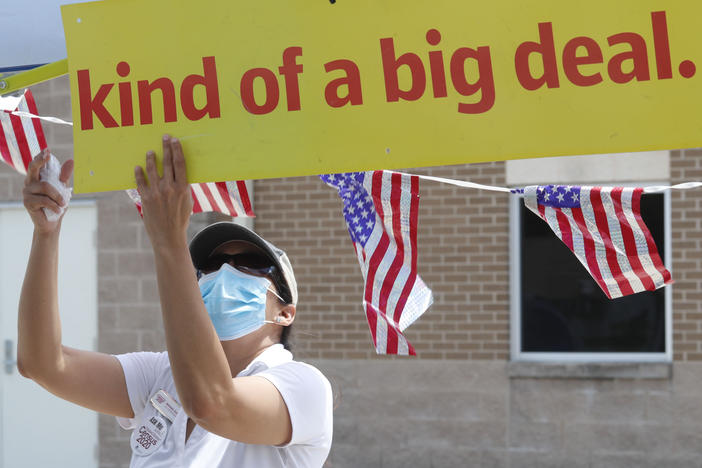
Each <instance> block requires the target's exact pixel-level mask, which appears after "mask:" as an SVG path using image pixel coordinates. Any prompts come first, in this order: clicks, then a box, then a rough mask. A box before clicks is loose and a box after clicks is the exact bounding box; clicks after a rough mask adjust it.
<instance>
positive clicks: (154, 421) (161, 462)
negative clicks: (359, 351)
mask: <svg viewBox="0 0 702 468" xmlns="http://www.w3.org/2000/svg"><path fill="white" fill-rule="evenodd" d="M116 357H117V359H119V362H120V363H121V364H122V368H123V369H124V376H125V379H126V381H127V391H128V393H129V401H130V402H131V404H132V409H133V410H134V415H135V416H134V418H132V419H125V418H117V421H118V422H119V424H120V426H122V427H123V428H124V429H133V431H132V437H131V439H130V445H131V447H132V460H131V464H130V467H131V468H142V467H144V468H147V467H148V468H161V467H163V468H224V467H237V468H273V467H290V468H298V467H300V468H302V467H305V468H307V467H321V466H322V465H323V464H324V461H325V460H326V458H327V456H328V455H329V450H330V448H331V441H332V391H331V386H330V385H329V381H328V380H327V379H326V377H324V375H323V374H322V373H321V372H320V371H319V370H317V369H316V368H314V367H312V366H310V365H308V364H305V363H302V362H297V361H293V360H292V354H291V353H290V352H289V351H288V350H286V349H285V348H284V347H283V345H281V344H276V345H273V346H271V347H269V348H267V349H266V350H265V351H264V352H263V353H261V354H260V355H259V356H258V357H257V358H256V359H255V360H254V361H253V362H251V364H249V365H248V366H247V367H246V369H244V370H243V371H241V372H240V373H239V374H238V375H237V377H243V376H249V375H256V376H258V377H264V378H266V379H268V380H269V381H270V382H271V383H272V384H273V385H275V386H276V388H277V389H278V391H279V392H280V394H281V395H282V397H283V399H284V400H285V404H286V405H287V407H288V412H289V413H290V420H291V422H292V439H291V440H290V442H289V443H288V444H286V445H284V446H272V445H254V444H244V443H241V442H237V441H234V440H230V439H226V438H224V437H220V436H218V435H216V434H212V433H211V432H207V431H206V430H205V429H203V428H202V427H200V426H197V425H196V426H195V427H194V429H193V431H192V433H191V434H190V437H188V440H187V441H186V440H185V429H186V423H187V421H188V416H187V415H186V414H185V411H183V409H182V408H180V409H179V410H178V412H177V414H176V415H175V416H174V417H173V421H172V422H170V421H168V419H167V418H166V417H164V414H162V413H160V412H159V411H158V410H157V409H156V407H155V406H154V404H153V403H152V402H151V398H152V397H154V395H156V394H157V393H158V392H159V390H164V391H165V392H166V393H167V394H168V395H170V396H171V397H173V399H174V400H176V402H179V401H180V400H179V398H178V392H177V391H176V388H175V383H174V382H173V376H172V374H171V366H170V362H169V360H168V354H167V353H166V352H163V353H149V352H139V353H129V354H121V355H118V356H116ZM147 429H148V430H147ZM145 439H146V440H145ZM145 447H146V448H145Z"/></svg>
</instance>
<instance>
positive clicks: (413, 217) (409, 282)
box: [394, 176, 419, 331]
mask: <svg viewBox="0 0 702 468" xmlns="http://www.w3.org/2000/svg"><path fill="white" fill-rule="evenodd" d="M409 192H410V193H409V197H410V203H409V205H410V213H409V239H410V245H409V248H410V249H411V251H410V252H409V254H408V255H405V259H409V262H410V267H409V271H408V276H407V279H406V280H405V286H404V288H402V292H401V293H400V298H399V299H398V301H397V304H396V306H395V312H394V316H395V322H397V323H398V324H399V327H400V331H402V330H404V329H405V328H407V327H408V326H409V325H410V324H411V323H412V322H414V320H415V319H416V316H412V315H411V314H403V311H404V310H405V305H406V304H407V299H408V298H409V297H410V294H411V293H412V290H413V289H414V285H415V282H416V280H417V255H416V252H417V225H418V224H419V223H418V221H419V177H415V176H412V177H411V178H410V191H409Z"/></svg>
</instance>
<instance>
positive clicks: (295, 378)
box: [255, 361, 333, 447]
mask: <svg viewBox="0 0 702 468" xmlns="http://www.w3.org/2000/svg"><path fill="white" fill-rule="evenodd" d="M255 375H256V377H263V378H265V379H267V380H268V381H270V382H271V383H272V384H273V385H275V387H276V388H277V389H278V391H279V392H280V394H281V396H282V397H283V400H284V401H285V404H286V405H287V407H288V413H289V414H290V421H291V423H292V437H291V439H290V442H288V443H287V444H285V445H284V447H287V446H291V445H316V446H319V445H327V444H328V445H331V435H332V411H333V408H332V406H333V401H332V390H331V385H330V384H329V381H328V380H327V378H326V377H324V374H322V373H321V372H320V371H319V370H317V369H316V368H314V367H312V366H310V365H308V364H304V363H302V362H296V361H293V362H288V363H286V364H281V365H279V366H275V367H272V368H270V369H267V370H265V371H263V372H260V373H258V374H255Z"/></svg>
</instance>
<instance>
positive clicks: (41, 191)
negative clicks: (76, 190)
mask: <svg viewBox="0 0 702 468" xmlns="http://www.w3.org/2000/svg"><path fill="white" fill-rule="evenodd" d="M50 157H51V153H50V152H49V150H48V149H44V150H43V151H42V152H41V153H39V154H38V155H37V156H36V157H35V158H34V159H33V160H32V162H30V163H29V167H28V168H27V177H26V178H25V179H24V189H23V190H22V196H23V199H24V207H25V208H26V209H27V212H29V216H30V217H31V218H32V222H33V223H34V229H35V231H37V232H39V233H42V234H48V233H51V232H54V231H56V230H57V229H58V227H59V226H60V225H61V220H62V219H63V216H61V217H60V218H59V219H58V220H56V221H49V220H48V219H47V218H46V215H45V214H44V212H43V211H42V208H47V209H49V210H52V211H54V212H56V213H60V212H61V207H62V206H64V205H65V203H66V201H65V200H64V199H63V197H62V196H61V194H59V192H58V190H56V188H54V187H53V186H52V185H51V184H49V183H48V182H42V181H41V180H40V179H39V169H41V168H42V167H44V165H45V164H47V163H48V162H49V159H50ZM72 173H73V160H72V159H69V160H68V161H66V162H65V163H63V165H62V166H61V175H60V176H59V180H60V181H61V182H63V183H64V184H65V183H66V182H68V179H69V178H70V177H71V174H72ZM64 214H65V212H64Z"/></svg>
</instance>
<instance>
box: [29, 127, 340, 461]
mask: <svg viewBox="0 0 702 468" xmlns="http://www.w3.org/2000/svg"><path fill="white" fill-rule="evenodd" d="M47 161H48V152H47V153H44V154H42V155H40V156H39V157H37V158H36V159H35V160H34V161H32V163H31V165H30V167H29V171H28V174H27V178H26V182H25V189H24V203H25V206H26V208H27V210H28V212H29V214H30V216H31V218H32V221H33V222H34V225H35V232H34V237H33V242H32V249H31V253H30V257H29V264H28V267H27V273H26V276H25V281H24V286H23V289H22V295H21V298H20V306H19V340H18V351H17V355H18V367H19V370H20V373H21V374H22V375H24V376H25V377H28V378H31V379H33V380H35V381H36V382H37V383H39V384H40V385H42V386H43V387H45V388H46V389H47V390H49V391H50V392H52V393H54V394H55V395H57V396H59V397H61V398H64V399H66V400H69V401H72V402H74V403H77V404H79V405H82V406H85V407H87V408H91V409H94V410H96V411H99V412H102V413H106V414H111V415H114V416H117V417H118V421H119V422H120V424H121V425H122V427H124V428H128V429H133V433H132V437H131V440H130V442H131V447H132V462H131V466H132V467H161V466H162V467H173V466H184V467H207V468H210V467H228V466H237V467H256V468H258V467H303V466H304V467H311V466H322V464H323V463H324V460H325V459H326V457H327V455H328V453H329V449H330V446H331V433H332V415H331V413H332V402H331V400H332V397H331V388H330V386H329V382H328V381H327V380H326V378H324V376H323V375H322V374H321V373H320V372H319V371H318V370H317V369H315V368H313V367H312V366H309V365H307V364H304V363H299V362H295V361H292V355H291V354H290V353H289V351H287V350H286V349H284V347H283V344H281V338H283V341H284V339H285V336H283V335H284V334H283V330H285V327H288V326H290V324H291V323H292V322H293V320H294V319H295V303H296V300H297V285H296V283H295V278H294V275H293V272H292V268H291V267H290V263H289V262H288V260H287V256H285V254H284V253H283V252H282V251H280V250H279V249H277V248H275V247H274V246H273V245H272V244H270V243H268V242H266V241H265V240H263V239H262V238H260V237H259V236H258V235H256V234H255V233H253V232H252V231H249V230H247V229H245V228H242V227H240V226H235V225H233V224H232V223H218V224H215V225H212V226H209V227H207V228H205V229H204V230H203V231H202V232H200V233H199V234H198V235H196V236H195V238H194V239H193V241H192V242H191V243H190V246H188V243H187V238H186V232H187V227H188V223H189V218H190V213H191V210H192V200H191V195H190V187H189V184H188V182H187V179H186V166H185V158H184V156H183V152H182V148H181V145H180V143H179V142H178V140H177V139H173V138H171V137H169V136H168V135H166V136H164V138H163V175H162V176H159V174H158V172H157V169H156V162H155V154H154V152H153V151H150V152H149V153H147V156H146V174H145V173H144V170H143V169H142V168H141V167H137V168H135V179H136V182H137V188H138V189H139V192H140V194H141V197H142V209H143V216H144V225H145V227H146V231H147V233H148V235H149V238H150V240H151V245H152V247H153V251H154V258H155V264H156V276H157V282H158V290H159V295H160V298H161V309H162V315H163V323H164V329H165V334H166V346H167V350H168V351H167V353H131V354H125V355H120V356H111V355H106V354H101V353H95V352H90V351H82V350H76V349H71V348H68V347H65V346H62V345H61V328H60V321H59V313H58V305H57V304H58V300H57V278H56V277H57V263H58V258H57V257H58V255H57V252H58V239H59V231H60V225H61V220H60V219H59V220H58V221H56V222H49V221H48V220H47V219H46V217H45V215H44V214H43V212H42V208H48V209H52V210H54V211H56V212H59V211H60V207H61V206H62V205H63V200H62V199H61V197H60V195H59V194H58V192H57V191H56V190H54V189H53V188H52V187H51V186H50V185H47V184H44V183H42V182H41V181H40V180H39V175H38V174H39V169H40V168H41V167H42V166H43V165H44V164H46V162H47ZM71 172H72V162H67V163H66V164H64V166H63V168H62V172H61V180H62V181H64V182H65V181H67V180H68V178H69V177H70V174H71ZM146 176H148V182H147V179H146ZM37 285H41V287H37ZM285 335H287V334H285Z"/></svg>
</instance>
